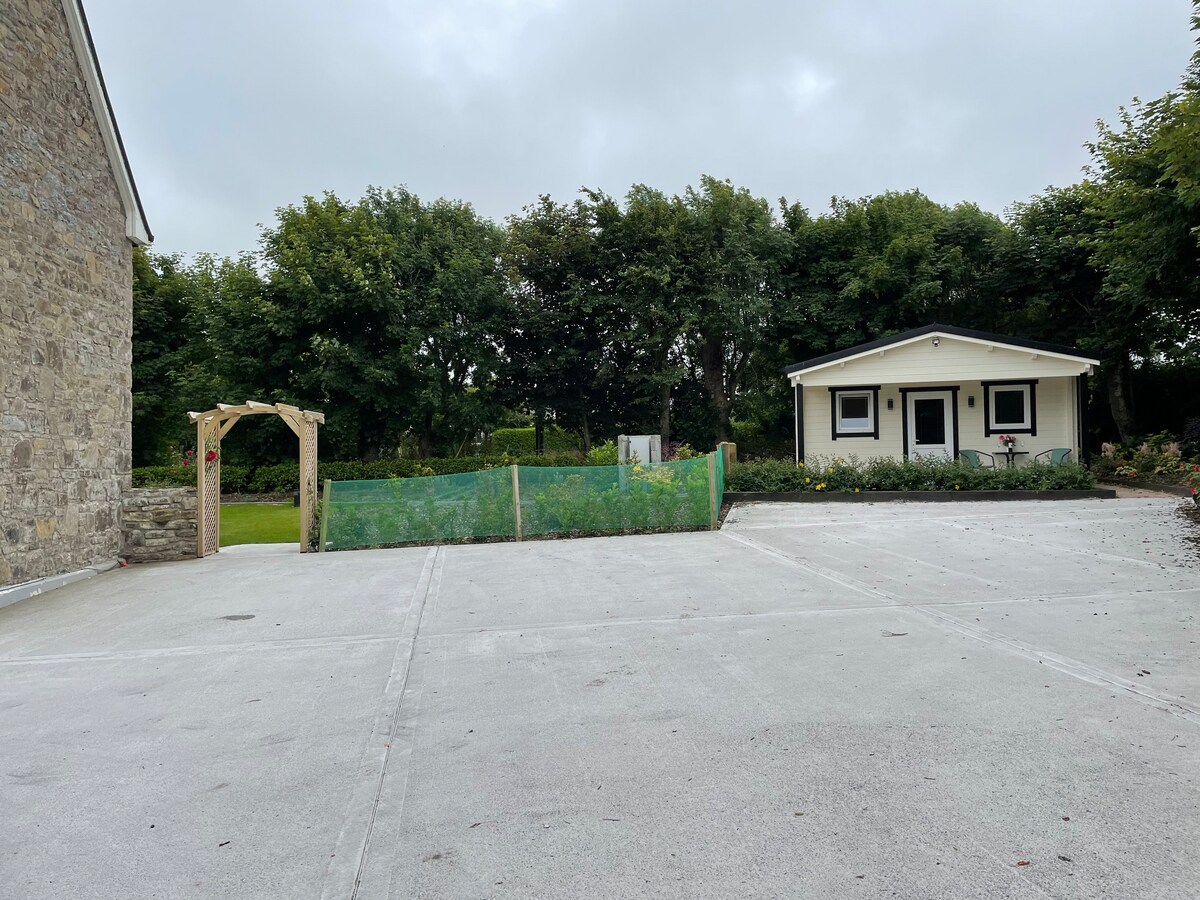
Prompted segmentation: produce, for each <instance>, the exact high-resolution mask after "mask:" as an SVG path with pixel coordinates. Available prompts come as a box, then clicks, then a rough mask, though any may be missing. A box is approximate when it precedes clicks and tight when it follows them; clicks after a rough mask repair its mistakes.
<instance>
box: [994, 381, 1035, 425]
mask: <svg viewBox="0 0 1200 900" xmlns="http://www.w3.org/2000/svg"><path fill="white" fill-rule="evenodd" d="M1035 384H1037V382H1035V381H1029V382H1020V383H1018V384H987V383H985V384H984V391H985V392H986V393H985V395H984V397H985V400H986V403H987V421H986V422H985V423H984V425H985V426H986V429H985V430H986V432H987V434H988V435H992V434H997V433H1001V432H1016V433H1018V434H1037V430H1036V429H1037V426H1036V425H1035V422H1036V421H1037V420H1036V418H1035V416H1036V412H1035V410H1034V402H1035V400H1034V397H1035V395H1034V385H1035Z"/></svg>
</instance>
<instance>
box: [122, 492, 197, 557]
mask: <svg viewBox="0 0 1200 900" xmlns="http://www.w3.org/2000/svg"><path fill="white" fill-rule="evenodd" d="M121 512H122V519H123V521H124V533H125V544H124V547H123V548H122V550H121V555H122V556H123V557H125V559H127V560H129V562H158V561H160V560H166V559H189V558H194V557H195V555H196V489H195V488H147V489H145V490H134V491H130V492H129V493H127V494H126V495H125V497H124V499H123V500H122V501H121Z"/></svg>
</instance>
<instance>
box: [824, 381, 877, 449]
mask: <svg viewBox="0 0 1200 900" xmlns="http://www.w3.org/2000/svg"><path fill="white" fill-rule="evenodd" d="M876 402H877V401H876V394H875V391H874V390H865V391H864V390H849V391H837V392H836V393H835V394H834V400H833V416H834V423H833V425H834V437H835V438H836V437H860V436H864V435H865V436H867V437H874V436H875V404H876Z"/></svg>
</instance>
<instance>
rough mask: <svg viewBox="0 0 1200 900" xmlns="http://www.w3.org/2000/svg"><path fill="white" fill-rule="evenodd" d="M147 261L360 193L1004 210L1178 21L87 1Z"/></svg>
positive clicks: (1109, 114)
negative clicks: (727, 186) (910, 200)
mask: <svg viewBox="0 0 1200 900" xmlns="http://www.w3.org/2000/svg"><path fill="white" fill-rule="evenodd" d="M85 5H86V8H87V11H88V16H89V19H90V22H91V25H92V30H93V33H94V36H95V41H96V46H97V50H98V52H99V55H100V62H101V65H102V67H103V69H104V74H105V78H106V80H107V82H108V87H109V92H110V94H111V95H112V101H113V106H114V108H115V110H116V113H117V119H118V121H119V124H120V127H121V131H122V134H123V137H124V139H125V145H126V148H127V150H128V153H129V157H130V160H131V163H132V165H133V171H134V176H135V178H136V180H137V184H138V188H139V190H140V191H141V195H142V200H143V203H144V204H145V207H146V214H147V217H148V218H149V220H150V225H151V228H152V229H153V230H154V232H155V236H156V239H157V240H156V249H158V250H160V251H163V252H174V251H181V252H186V253H195V252H200V251H209V252H215V253H220V254H233V253H236V252H238V251H240V250H250V249H255V248H256V246H257V242H258V235H259V227H258V226H259V223H269V222H270V221H271V220H272V219H273V218H274V210H275V209H276V208H278V207H280V206H283V205H287V204H290V203H296V202H299V201H300V200H301V199H302V198H303V197H304V195H306V194H315V195H319V194H320V193H321V192H322V191H324V190H333V191H335V192H336V193H337V194H338V195H339V196H342V197H343V198H346V199H352V198H356V197H358V196H360V195H361V193H362V191H363V189H364V188H365V187H366V186H367V185H370V184H375V185H380V186H384V187H387V186H393V185H398V184H405V185H408V187H409V188H411V189H412V190H413V191H415V192H416V193H417V194H419V195H420V196H421V197H423V198H427V199H433V198H435V197H437V196H447V197H456V198H461V199H464V200H467V201H469V202H471V203H472V204H473V205H474V206H475V208H476V209H477V210H479V211H480V212H481V213H483V214H484V215H487V216H490V217H492V218H494V219H496V220H501V219H503V218H504V217H505V216H507V215H509V214H511V213H515V212H518V211H520V209H521V207H523V206H525V205H527V204H529V203H531V202H533V201H534V200H536V198H537V197H538V195H539V194H543V193H548V194H550V195H552V196H553V197H555V198H557V199H559V200H569V199H570V198H572V197H573V196H574V194H575V192H576V191H577V190H578V189H579V188H580V187H581V186H584V185H586V186H588V187H597V188H601V189H603V190H605V191H608V192H609V193H611V194H614V195H617V196H622V195H624V193H625V192H626V191H627V190H628V189H629V187H630V185H632V184H634V183H638V182H643V183H646V184H650V185H652V186H654V187H657V188H660V189H662V190H664V191H667V192H670V193H674V192H679V191H682V190H683V188H684V187H686V186H687V185H688V184H695V183H696V182H697V181H698V179H699V176H700V175H701V174H711V175H715V176H717V177H720V178H729V179H731V180H732V181H733V182H734V183H735V184H737V185H740V186H745V187H747V188H749V189H750V190H751V191H753V192H754V193H756V194H758V195H760V196H764V197H767V198H769V199H771V200H772V201H774V200H776V199H777V198H779V197H780V196H786V197H788V198H789V199H790V200H799V201H800V202H802V203H804V204H805V205H806V206H808V207H809V208H810V209H811V210H813V211H814V212H820V211H822V210H824V209H826V208H827V206H828V203H829V198H830V197H831V196H833V195H835V194H837V195H845V196H850V197H860V196H864V195H867V194H875V193H879V192H881V191H885V190H889V189H896V190H902V189H907V188H914V187H916V188H920V189H921V190H923V191H925V192H926V193H927V194H929V195H930V196H932V197H933V198H934V199H936V200H938V201H941V202H945V203H955V202H958V201H960V200H970V201H974V202H976V203H978V204H980V205H981V206H982V207H984V208H986V209H989V210H992V211H995V212H998V213H999V212H1002V211H1003V210H1004V208H1005V207H1006V206H1007V205H1008V204H1009V203H1011V202H1012V201H1014V200H1018V199H1024V198H1026V197H1028V196H1030V195H1031V194H1033V193H1035V192H1037V191H1038V190H1040V189H1041V188H1043V187H1045V186H1046V185H1048V184H1066V183H1069V182H1072V181H1075V180H1077V179H1078V178H1079V173H1080V167H1081V166H1082V165H1083V164H1084V163H1086V162H1087V153H1086V151H1085V150H1084V149H1083V147H1082V145H1083V143H1084V142H1085V141H1087V140H1089V139H1090V138H1091V137H1092V136H1093V135H1094V133H1095V128H1094V123H1095V120H1096V119H1097V118H1108V119H1112V118H1114V117H1115V114H1116V112H1117V108H1118V106H1119V105H1120V104H1122V103H1127V102H1128V101H1129V100H1130V99H1131V98H1132V97H1134V96H1141V97H1144V98H1150V97H1156V96H1158V95H1160V94H1163V93H1165V92H1166V91H1168V90H1170V89H1172V88H1173V87H1175V86H1176V85H1177V83H1178V81H1179V78H1180V75H1181V74H1182V72H1183V70H1184V68H1185V66H1186V64H1187V62H1188V58H1189V56H1190V54H1191V51H1192V43H1191V40H1192V37H1191V34H1190V32H1189V31H1188V16H1189V11H1190V4H1189V3H1188V2H1187V0H1005V2H1002V3H1000V2H988V3H983V2H975V0H920V2H918V0H826V2H820V3H818V2H813V0H773V2H766V0H743V2H737V3H717V2H707V3H706V2H694V0H692V2H653V0H641V2H637V0H596V2H574V3H572V2H568V0H424V2H419V3H418V2H412V0H338V2H331V0H320V2H312V0H208V2H204V3H182V2H175V0H168V2H163V0H85Z"/></svg>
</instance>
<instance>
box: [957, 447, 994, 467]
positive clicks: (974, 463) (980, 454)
mask: <svg viewBox="0 0 1200 900" xmlns="http://www.w3.org/2000/svg"><path fill="white" fill-rule="evenodd" d="M958 455H959V456H961V457H962V458H963V459H964V460H966V463H967V465H968V466H970V467H971V468H972V469H982V468H984V465H983V458H984V457H985V456H986V457H987V461H988V464H987V468H990V469H994V468H996V457H994V456H992V454H990V453H985V452H984V451H983V450H959V451H958Z"/></svg>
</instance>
